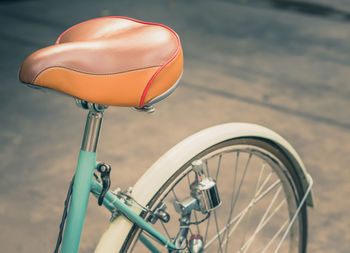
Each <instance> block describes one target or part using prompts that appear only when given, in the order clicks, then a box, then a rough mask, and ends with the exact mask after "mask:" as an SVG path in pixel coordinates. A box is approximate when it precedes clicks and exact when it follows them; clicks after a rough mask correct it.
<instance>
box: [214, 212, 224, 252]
mask: <svg viewBox="0 0 350 253" xmlns="http://www.w3.org/2000/svg"><path fill="white" fill-rule="evenodd" d="M214 218H215V225H216V233H217V238H218V241H219V246H220V252H221V253H223V251H222V245H221V238H220V234H219V233H220V232H219V224H218V218H217V216H216V210H214ZM218 251H219V249H218Z"/></svg>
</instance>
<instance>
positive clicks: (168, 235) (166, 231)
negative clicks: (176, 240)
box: [160, 221, 171, 240]
mask: <svg viewBox="0 0 350 253" xmlns="http://www.w3.org/2000/svg"><path fill="white" fill-rule="evenodd" d="M160 224H162V227H163V229H164V231H165V233H166V235H167V237H168V238H169V240H171V237H170V234H169V232H168V230H167V229H166V227H165V226H164V223H163V221H160Z"/></svg>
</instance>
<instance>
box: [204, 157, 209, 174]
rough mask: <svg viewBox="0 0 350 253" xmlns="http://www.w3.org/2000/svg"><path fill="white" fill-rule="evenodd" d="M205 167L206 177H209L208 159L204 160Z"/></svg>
mask: <svg viewBox="0 0 350 253" xmlns="http://www.w3.org/2000/svg"><path fill="white" fill-rule="evenodd" d="M204 164H205V168H206V170H207V177H210V174H209V168H208V160H205V163H204Z"/></svg>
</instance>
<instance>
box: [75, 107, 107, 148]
mask: <svg viewBox="0 0 350 253" xmlns="http://www.w3.org/2000/svg"><path fill="white" fill-rule="evenodd" d="M77 104H78V105H80V106H81V107H83V108H84V109H89V114H88V116H87V118H86V124H85V131H84V136H83V141H82V144H81V150H84V151H86V152H96V149H97V144H98V139H99V136H100V130H101V125H102V119H103V112H104V110H105V109H106V108H107V106H104V105H97V104H92V103H87V102H85V101H77Z"/></svg>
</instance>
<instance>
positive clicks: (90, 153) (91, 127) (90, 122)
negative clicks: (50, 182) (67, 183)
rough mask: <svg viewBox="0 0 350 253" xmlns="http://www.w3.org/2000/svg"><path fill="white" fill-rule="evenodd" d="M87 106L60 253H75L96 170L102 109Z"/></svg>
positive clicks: (95, 106) (77, 248)
mask: <svg viewBox="0 0 350 253" xmlns="http://www.w3.org/2000/svg"><path fill="white" fill-rule="evenodd" d="M90 105H91V106H90ZM97 106H98V105H94V104H89V107H90V111H89V114H88V116H87V120H86V125H85V131H84V137H83V142H82V146H81V150H80V153H79V159H78V164H77V168H76V172H75V178H74V185H73V192H72V198H71V202H70V206H69V210H68V217H67V223H66V227H65V231H64V236H63V241H62V249H61V252H62V253H77V252H78V250H79V243H80V238H81V234H82V230H83V224H84V219H85V214H86V209H87V205H88V200H89V194H90V187H91V180H92V176H93V172H94V169H95V168H96V148H97V143H98V138H99V134H100V129H101V124H102V118H103V109H104V108H103V109H99V108H98V107H97Z"/></svg>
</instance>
